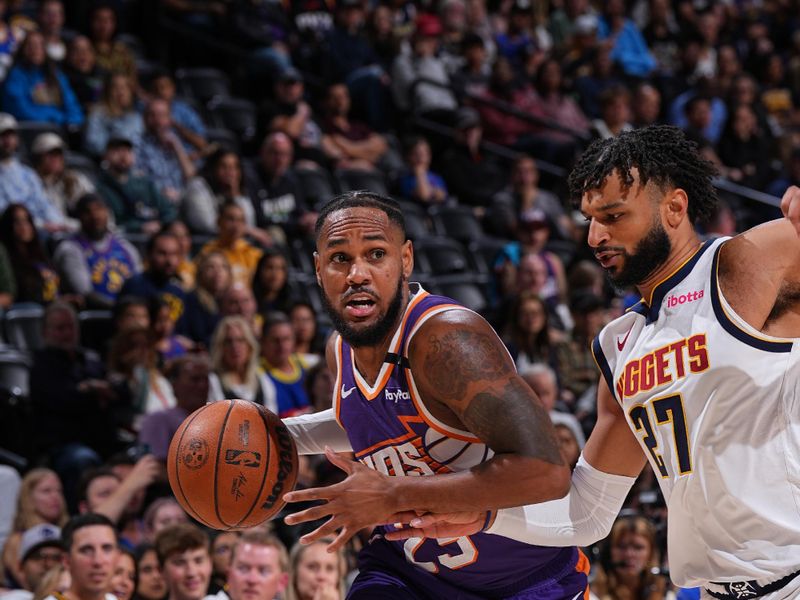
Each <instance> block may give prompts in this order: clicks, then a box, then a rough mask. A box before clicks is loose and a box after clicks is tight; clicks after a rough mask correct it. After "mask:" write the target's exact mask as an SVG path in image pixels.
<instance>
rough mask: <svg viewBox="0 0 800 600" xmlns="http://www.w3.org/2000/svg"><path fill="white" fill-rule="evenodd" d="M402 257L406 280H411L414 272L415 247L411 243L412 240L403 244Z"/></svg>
mask: <svg viewBox="0 0 800 600" xmlns="http://www.w3.org/2000/svg"><path fill="white" fill-rule="evenodd" d="M400 256H401V260H402V261H403V275H404V276H405V278H406V279H409V278H410V277H411V272H412V271H413V270H414V245H413V244H412V243H411V240H406V241H405V242H403V246H402V248H401V250H400Z"/></svg>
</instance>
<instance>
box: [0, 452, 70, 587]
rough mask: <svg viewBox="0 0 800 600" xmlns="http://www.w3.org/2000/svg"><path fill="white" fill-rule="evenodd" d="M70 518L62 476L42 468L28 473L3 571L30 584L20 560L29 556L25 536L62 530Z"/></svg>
mask: <svg viewBox="0 0 800 600" xmlns="http://www.w3.org/2000/svg"><path fill="white" fill-rule="evenodd" d="M68 518H69V513H68V512H67V503H66V501H65V499H64V493H63V491H62V487H61V480H60V479H59V478H58V475H56V474H55V472H53V471H51V470H50V469H44V468H41V467H39V468H35V469H31V470H30V471H29V472H28V473H26V474H25V477H24V478H23V479H22V484H21V485H20V489H19V495H18V496H17V500H16V512H15V514H14V524H13V526H12V529H13V531H12V532H11V535H9V536H8V539H7V540H6V543H5V545H4V546H3V567H4V569H5V571H6V572H7V573H8V574H9V575H10V576H11V577H12V579H13V580H14V581H16V582H17V583H18V584H20V585H25V583H26V578H25V565H21V564H20V558H21V557H22V555H23V554H26V552H25V551H24V550H23V536H24V534H25V533H26V532H28V531H31V530H35V528H37V527H42V526H45V527H50V528H51V529H50V531H54V530H56V529H58V528H59V527H62V526H63V525H64V523H66V522H67V519H68ZM22 562H24V560H23V561H22ZM26 589H27V588H26Z"/></svg>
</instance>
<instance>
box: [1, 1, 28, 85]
mask: <svg viewBox="0 0 800 600" xmlns="http://www.w3.org/2000/svg"><path fill="white" fill-rule="evenodd" d="M7 8H8V6H7V2H6V3H3V4H2V5H0V16H2V17H3V18H2V19H0V81H2V80H4V79H5V78H6V74H7V73H8V69H9V67H10V66H11V62H12V60H13V56H14V53H15V52H16V49H17V45H18V44H19V42H20V41H21V40H22V39H23V38H24V37H25V30H24V29H21V28H19V27H17V26H15V24H14V23H13V22H8V21H11V20H10V19H9V20H8V21H7V20H6V17H7V15H6V14H5V13H6V11H7Z"/></svg>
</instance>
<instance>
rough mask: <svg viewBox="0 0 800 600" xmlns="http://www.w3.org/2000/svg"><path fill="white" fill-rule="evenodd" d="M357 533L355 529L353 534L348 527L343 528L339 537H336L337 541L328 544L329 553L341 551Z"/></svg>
mask: <svg viewBox="0 0 800 600" xmlns="http://www.w3.org/2000/svg"><path fill="white" fill-rule="evenodd" d="M355 532H356V530H355V529H354V530H353V531H352V533H351V532H350V530H349V529H348V528H347V527H342V530H341V531H340V532H339V535H337V536H336V539H334V540H333V541H332V542H331V543H330V544H328V548H327V550H328V552H331V553H333V552H336V551H337V550H339V549H340V548H341V547H343V546H344V545H345V544H346V543H347V542H348V541H349V540H350V538H351V537H353V535H354V534H355Z"/></svg>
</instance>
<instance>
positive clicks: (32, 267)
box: [0, 204, 59, 304]
mask: <svg viewBox="0 0 800 600" xmlns="http://www.w3.org/2000/svg"><path fill="white" fill-rule="evenodd" d="M0 243H2V244H3V246H5V250H6V253H7V254H8V258H9V262H10V263H11V268H12V273H13V278H14V282H15V285H14V288H15V292H14V294H13V296H14V300H15V302H36V303H38V304H47V303H49V302H52V301H53V300H55V298H56V296H57V295H58V286H59V279H58V274H57V273H56V270H55V268H54V267H53V265H52V264H51V263H50V259H49V258H48V257H47V254H46V253H45V250H44V246H43V245H42V243H41V241H40V240H39V234H38V233H37V231H36V227H35V226H34V224H33V217H31V213H30V212H29V211H28V209H27V208H25V207H24V206H23V205H22V204H10V205H9V206H8V208H6V210H5V212H4V213H3V215H2V216H1V217H0Z"/></svg>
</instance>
